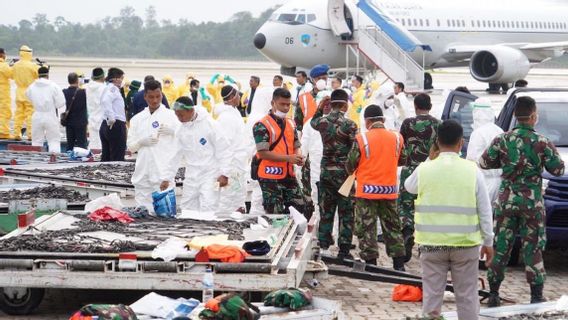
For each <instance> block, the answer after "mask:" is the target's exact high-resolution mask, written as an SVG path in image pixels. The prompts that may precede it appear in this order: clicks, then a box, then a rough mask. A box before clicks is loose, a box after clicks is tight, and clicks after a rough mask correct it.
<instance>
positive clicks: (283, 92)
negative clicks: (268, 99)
mask: <svg viewBox="0 0 568 320" xmlns="http://www.w3.org/2000/svg"><path fill="white" fill-rule="evenodd" d="M278 98H284V99H290V98H292V95H291V94H290V91H288V89H285V88H276V89H275V90H274V92H273V93H272V100H276V99H278Z"/></svg>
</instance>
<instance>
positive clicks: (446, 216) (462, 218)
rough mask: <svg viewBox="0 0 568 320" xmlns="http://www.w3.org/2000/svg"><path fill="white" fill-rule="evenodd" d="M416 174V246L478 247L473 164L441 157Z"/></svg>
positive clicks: (429, 162)
mask: <svg viewBox="0 0 568 320" xmlns="http://www.w3.org/2000/svg"><path fill="white" fill-rule="evenodd" d="M416 170H418V198H417V199H416V202H415V212H416V213H415V230H416V234H415V238H416V239H415V241H416V243H418V244H421V245H428V246H449V247H468V246H476V245H479V244H481V232H480V231H479V228H480V227H479V215H478V213H477V197H476V184H477V166H476V164H475V163H474V162H472V161H468V160H464V159H461V158H460V157H459V156H458V155H457V154H453V153H452V154H450V153H443V154H441V155H440V156H439V157H438V158H437V159H436V160H433V161H428V162H424V163H422V164H421V165H420V166H419V167H418V168H417V169H416Z"/></svg>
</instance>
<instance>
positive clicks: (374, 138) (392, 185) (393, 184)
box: [355, 128, 404, 200]
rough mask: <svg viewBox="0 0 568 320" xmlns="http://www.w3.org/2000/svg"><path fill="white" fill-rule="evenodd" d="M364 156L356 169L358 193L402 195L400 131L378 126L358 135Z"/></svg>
mask: <svg viewBox="0 0 568 320" xmlns="http://www.w3.org/2000/svg"><path fill="white" fill-rule="evenodd" d="M357 142H358V143H359V150H360V152H361V159H360V160H359V166H358V167H357V171H356V172H355V178H356V180H357V188H356V191H355V197H357V198H362V199H371V200H377V199H388V200H394V199H397V198H398V187H397V166H398V158H399V156H400V153H401V151H402V146H403V143H404V142H403V138H402V136H401V135H400V134H399V133H398V132H394V131H390V130H387V129H384V128H375V129H371V130H370V131H368V132H366V133H362V134H358V135H357Z"/></svg>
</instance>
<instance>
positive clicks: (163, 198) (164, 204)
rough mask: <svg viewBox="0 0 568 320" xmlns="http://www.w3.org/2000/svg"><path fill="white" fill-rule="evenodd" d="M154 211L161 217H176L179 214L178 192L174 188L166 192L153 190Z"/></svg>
mask: <svg viewBox="0 0 568 320" xmlns="http://www.w3.org/2000/svg"><path fill="white" fill-rule="evenodd" d="M152 200H154V212H155V213H156V215H157V216H158V217H161V218H175V217H176V215H177V208H176V192H175V191H174V189H170V190H166V191H164V192H157V191H155V192H153V193H152Z"/></svg>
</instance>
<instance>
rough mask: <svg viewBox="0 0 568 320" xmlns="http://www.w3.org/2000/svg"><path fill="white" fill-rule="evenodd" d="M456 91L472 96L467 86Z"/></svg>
mask: <svg viewBox="0 0 568 320" xmlns="http://www.w3.org/2000/svg"><path fill="white" fill-rule="evenodd" d="M454 91H459V92H463V93H467V94H471V92H470V91H469V89H468V88H467V87H466V86H459V87H457V88H456V89H455V90H454Z"/></svg>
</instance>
